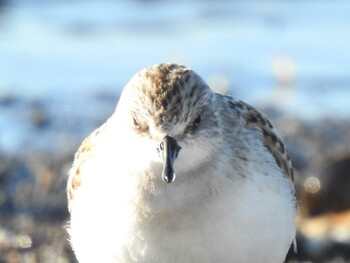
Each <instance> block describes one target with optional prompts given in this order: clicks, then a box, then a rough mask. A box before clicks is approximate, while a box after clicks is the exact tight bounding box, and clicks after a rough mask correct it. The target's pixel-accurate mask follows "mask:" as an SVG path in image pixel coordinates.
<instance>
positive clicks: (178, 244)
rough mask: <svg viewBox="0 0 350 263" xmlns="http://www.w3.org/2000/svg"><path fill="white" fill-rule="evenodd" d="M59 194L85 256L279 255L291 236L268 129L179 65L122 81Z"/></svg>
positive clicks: (292, 204)
mask: <svg viewBox="0 0 350 263" xmlns="http://www.w3.org/2000/svg"><path fill="white" fill-rule="evenodd" d="M175 175H176V178H175ZM67 193H68V203H69V211H70V214H71V220H70V226H69V233H70V237H71V244H72V247H73V249H74V251H75V254H76V256H77V258H78V260H79V262H81V263H86V262H104V263H110V262H143V263H144V262H152V263H158V262H159V263H164V262H171V263H176V262H182V263H184V262H196V263H204V262H211V263H212V262H236V263H253V262H254V263H257V262H261V263H281V262H283V261H284V259H285V256H286V254H287V252H288V249H289V247H290V246H291V244H292V242H293V240H294V237H295V215H296V200H295V195H294V186H293V171H292V164H291V160H290V157H289V155H288V151H287V149H286V145H285V143H284V142H283V140H282V138H281V137H280V135H279V134H278V132H277V131H276V129H275V128H274V126H273V125H272V124H271V122H270V121H269V120H268V119H267V118H266V117H265V116H264V115H262V114H261V113H260V112H258V111H257V110H256V109H254V108H253V107H252V106H250V105H248V104H246V103H244V102H242V101H239V100H236V99H234V98H232V97H229V96H226V95H221V94H218V93H215V92H213V91H212V90H211V89H210V88H209V87H208V85H207V84H206V83H205V82H204V81H203V80H202V79H201V78H200V77H199V76H198V75H197V74H196V73H195V72H194V71H192V70H190V69H189V68H187V67H185V66H181V65H177V64H160V65H155V66H152V67H149V68H146V69H144V70H142V71H140V72H139V73H137V74H136V75H135V76H134V77H133V78H132V79H131V80H130V82H129V83H128V84H127V85H126V87H125V88H124V90H123V92H122V95H121V98H120V101H119V103H118V106H117V108H116V111H115V113H114V114H113V115H112V116H111V117H110V118H109V119H108V120H107V121H106V123H105V124H103V125H102V126H101V127H100V128H98V129H97V130H96V131H94V132H93V133H92V134H91V135H90V136H89V137H87V138H86V139H85V141H84V142H83V143H82V145H81V146H80V148H79V150H78V152H77V153H76V155H75V160H74V163H73V167H72V169H71V170H70V173H69V180H68V187H67Z"/></svg>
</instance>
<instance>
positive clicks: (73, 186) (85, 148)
mask: <svg viewBox="0 0 350 263" xmlns="http://www.w3.org/2000/svg"><path fill="white" fill-rule="evenodd" d="M105 126H106V124H104V125H102V126H101V127H100V128H98V129H96V130H95V131H94V132H92V133H91V134H90V135H89V136H88V137H87V138H86V139H85V140H84V141H83V142H82V144H81V145H80V147H79V149H78V151H77V152H76V154H75V156H74V162H73V165H72V168H71V169H70V171H69V173H68V174H69V178H68V183H67V199H68V210H69V211H71V207H70V205H71V201H72V200H73V199H74V192H75V191H76V190H77V189H78V188H79V186H80V184H81V173H80V167H81V165H82V164H83V163H84V162H85V160H87V159H88V158H89V157H90V156H91V153H92V151H93V149H94V147H95V138H96V137H97V136H98V135H99V134H100V132H101V131H102V130H104V129H105Z"/></svg>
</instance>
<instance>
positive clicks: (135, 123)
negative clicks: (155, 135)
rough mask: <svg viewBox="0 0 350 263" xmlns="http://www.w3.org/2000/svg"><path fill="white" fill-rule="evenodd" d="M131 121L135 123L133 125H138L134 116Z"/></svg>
mask: <svg viewBox="0 0 350 263" xmlns="http://www.w3.org/2000/svg"><path fill="white" fill-rule="evenodd" d="M133 121H134V125H135V126H138V125H139V123H138V122H137V120H136V119H135V118H133Z"/></svg>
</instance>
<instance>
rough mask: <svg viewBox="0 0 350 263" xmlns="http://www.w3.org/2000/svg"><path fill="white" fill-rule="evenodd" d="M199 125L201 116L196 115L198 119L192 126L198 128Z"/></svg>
mask: <svg viewBox="0 0 350 263" xmlns="http://www.w3.org/2000/svg"><path fill="white" fill-rule="evenodd" d="M200 123H201V115H198V117H197V118H196V119H195V120H194V122H193V125H194V126H198V125H199V124H200Z"/></svg>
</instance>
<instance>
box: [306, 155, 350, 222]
mask: <svg viewBox="0 0 350 263" xmlns="http://www.w3.org/2000/svg"><path fill="white" fill-rule="evenodd" d="M320 170H321V171H320V173H318V174H317V175H316V176H315V177H308V178H307V179H306V180H305V182H304V189H303V192H302V193H301V197H302V199H301V201H302V202H303V203H304V204H305V206H306V207H307V213H308V214H309V215H318V214H322V213H328V212H334V211H342V210H347V209H350V156H346V157H344V158H342V159H340V160H335V161H331V162H330V163H329V164H327V165H326V166H325V167H324V168H320Z"/></svg>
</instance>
